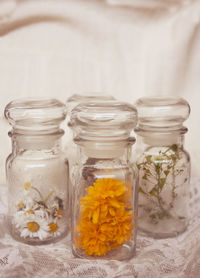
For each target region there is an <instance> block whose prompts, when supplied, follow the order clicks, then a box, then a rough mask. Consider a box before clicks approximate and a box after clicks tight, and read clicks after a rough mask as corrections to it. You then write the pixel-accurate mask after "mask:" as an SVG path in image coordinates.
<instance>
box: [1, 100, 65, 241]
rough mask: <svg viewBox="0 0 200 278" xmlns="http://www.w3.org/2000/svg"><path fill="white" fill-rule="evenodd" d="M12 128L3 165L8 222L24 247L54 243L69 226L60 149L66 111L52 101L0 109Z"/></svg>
mask: <svg viewBox="0 0 200 278" xmlns="http://www.w3.org/2000/svg"><path fill="white" fill-rule="evenodd" d="M5 117H6V119H7V120H8V122H9V123H10V124H11V125H12V131H11V132H9V136H10V137H11V140H12V153H11V154H10V155H9V157H8V158H7V161H6V172H7V173H6V174H7V182H8V204H9V211H8V224H9V229H10V233H11V235H12V236H13V237H14V238H15V239H16V240H19V241H22V242H24V243H28V244H33V245H35V244H44V243H51V242H55V241H57V240H59V239H60V238H62V237H64V236H65V235H66V234H67V231H68V227H69V225H68V224H69V220H68V217H69V207H68V176H69V174H68V161H67V160H66V158H65V155H64V154H63V153H62V150H61V137H62V135H63V134H64V131H63V130H62V129H60V124H61V122H62V121H63V120H64V119H65V117H66V107H65V105H64V104H63V103H61V102H60V101H58V100H56V99H43V98H35V99H31V98H30V99H29V98H27V99H19V100H14V101H12V102H10V103H9V104H8V105H7V106H6V108H5Z"/></svg>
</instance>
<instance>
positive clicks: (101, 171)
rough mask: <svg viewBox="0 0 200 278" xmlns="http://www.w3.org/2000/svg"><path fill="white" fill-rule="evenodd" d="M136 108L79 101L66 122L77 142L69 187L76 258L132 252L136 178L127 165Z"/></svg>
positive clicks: (115, 256)
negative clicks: (70, 188)
mask: <svg viewBox="0 0 200 278" xmlns="http://www.w3.org/2000/svg"><path fill="white" fill-rule="evenodd" d="M136 120H137V113H136V109H135V108H134V107H133V106H131V105H129V104H126V103H123V102H117V101H109V102H90V103H88V104H79V105H78V106H76V107H75V108H74V109H73V110H72V113H71V122H70V126H71V127H72V129H73V132H74V136H75V137H74V141H75V143H76V144H77V145H78V148H77V149H78V155H77V161H76V165H75V167H74V169H73V179H72V183H73V187H72V249H73V253H74V255H75V256H78V257H81V258H95V259H97V258H102V259H117V260H124V259H128V258H130V257H132V256H133V255H134V253H135V246H136V231H137V193H138V190H137V176H136V172H135V171H134V168H133V167H132V165H131V163H130V160H129V158H130V156H131V147H132V144H133V143H134V142H135V138H131V137H130V131H131V129H133V127H134V126H135V125H136Z"/></svg>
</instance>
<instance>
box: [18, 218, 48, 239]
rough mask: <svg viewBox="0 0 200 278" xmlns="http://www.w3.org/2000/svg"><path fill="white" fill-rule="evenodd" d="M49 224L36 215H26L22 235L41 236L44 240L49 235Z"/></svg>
mask: <svg viewBox="0 0 200 278" xmlns="http://www.w3.org/2000/svg"><path fill="white" fill-rule="evenodd" d="M48 231H49V226H48V224H47V222H46V221H45V220H44V219H42V218H40V217H37V216H35V215H29V216H28V217H24V225H23V228H22V230H21V237H24V238H26V237H30V238H39V239H40V240H43V239H45V238H47V237H48V235H49V233H48Z"/></svg>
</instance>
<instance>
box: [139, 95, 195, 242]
mask: <svg viewBox="0 0 200 278" xmlns="http://www.w3.org/2000/svg"><path fill="white" fill-rule="evenodd" d="M136 107H137V110H138V126H137V128H136V129H135V132H136V133H137V135H138V136H137V162H136V164H137V167H138V171H139V207H138V209H139V212H138V226H139V229H140V230H141V231H142V232H144V233H145V234H147V235H149V236H152V237H155V238H165V237H172V236H176V235H178V234H180V233H182V232H184V231H185V229H186V228H187V224H188V202H189V190H190V188H189V183H190V157H189V154H188V153H187V152H186V150H185V149H184V146H183V143H184V134H185V133H186V132H187V128H186V127H184V126H183V122H184V121H185V120H186V119H187V118H188V117H189V114H190V107H189V104H188V103H187V101H186V100H184V99H181V98H170V97H166V98H160V97H153V98H141V99H139V100H138V101H137V102H136Z"/></svg>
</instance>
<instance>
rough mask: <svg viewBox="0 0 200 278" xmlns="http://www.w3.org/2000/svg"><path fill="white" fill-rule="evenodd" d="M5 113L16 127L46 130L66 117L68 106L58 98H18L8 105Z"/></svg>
mask: <svg viewBox="0 0 200 278" xmlns="http://www.w3.org/2000/svg"><path fill="white" fill-rule="evenodd" d="M4 115H5V117H6V119H7V120H8V122H9V123H10V124H11V125H12V126H13V127H14V128H18V129H36V130H38V129H41V130H44V129H49V128H54V127H56V126H59V124H60V123H61V121H63V120H64V119H65V117H66V106H65V105H64V104H63V103H62V102H60V101H58V100H57V99H49V98H24V99H17V100H14V101H11V102H10V103H9V104H8V105H7V106H6V108H5V111H4Z"/></svg>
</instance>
